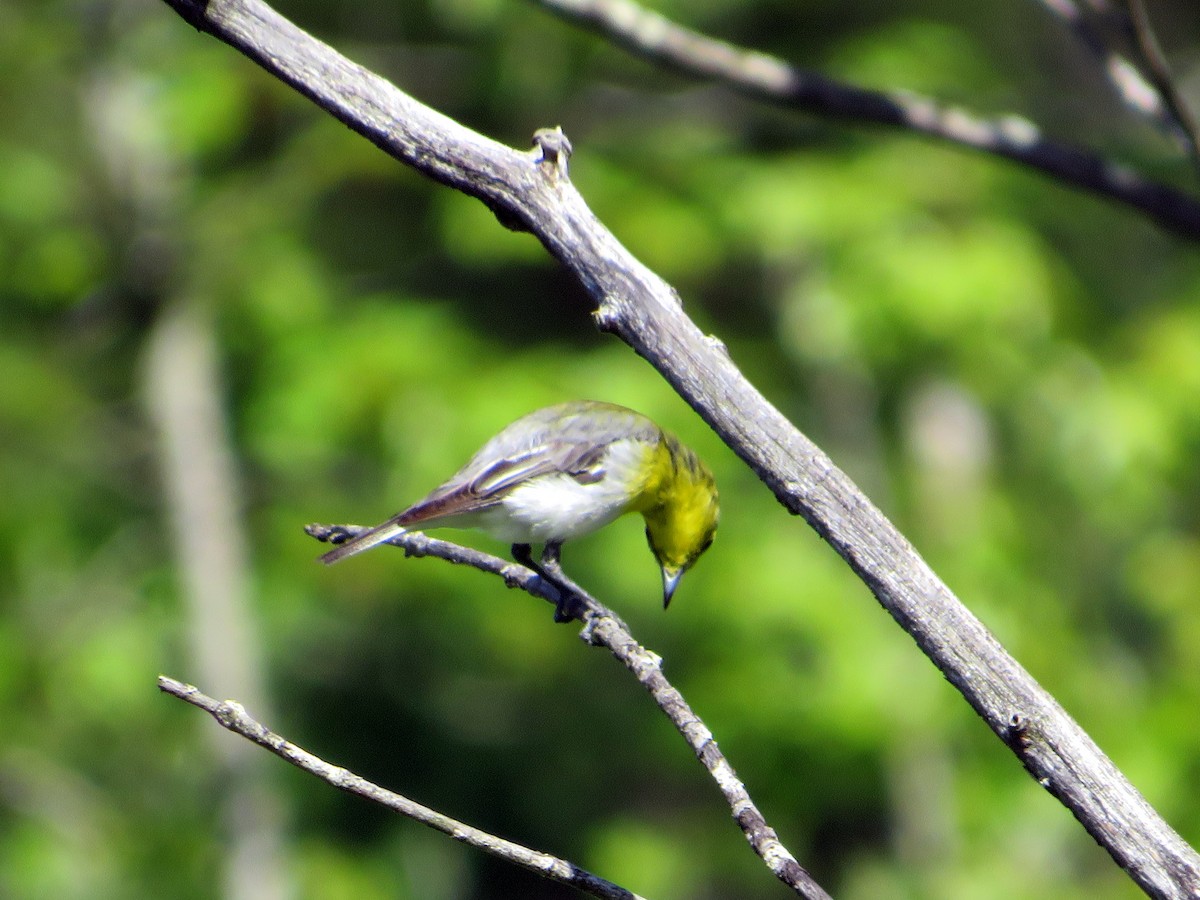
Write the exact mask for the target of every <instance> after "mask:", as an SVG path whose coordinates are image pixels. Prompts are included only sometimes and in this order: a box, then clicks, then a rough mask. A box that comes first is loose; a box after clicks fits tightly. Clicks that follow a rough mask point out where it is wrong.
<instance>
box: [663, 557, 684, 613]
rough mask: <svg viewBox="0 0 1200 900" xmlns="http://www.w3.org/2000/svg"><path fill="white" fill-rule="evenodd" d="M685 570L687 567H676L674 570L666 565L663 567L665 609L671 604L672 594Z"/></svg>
mask: <svg viewBox="0 0 1200 900" xmlns="http://www.w3.org/2000/svg"><path fill="white" fill-rule="evenodd" d="M685 571H686V569H676V570H675V571H673V572H672V571H671V570H670V569H668V568H666V567H664V568H663V570H662V576H663V609H666V608H667V607H668V606H670V605H671V596H672V595H673V594H674V593H675V588H677V587H679V582H680V579H682V578H683V573H684V572H685Z"/></svg>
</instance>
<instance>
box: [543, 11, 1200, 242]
mask: <svg viewBox="0 0 1200 900" xmlns="http://www.w3.org/2000/svg"><path fill="white" fill-rule="evenodd" d="M534 2H535V3H538V4H540V5H541V6H544V7H546V8H547V9H549V10H551V11H553V12H554V13H556V14H558V15H560V16H562V17H563V18H565V19H567V20H569V21H572V22H577V23H579V24H581V25H585V26H587V27H589V28H591V29H593V30H595V31H597V32H599V33H601V34H603V35H604V36H605V37H607V38H609V39H610V40H612V41H614V42H616V43H618V44H620V45H621V46H622V47H625V48H626V49H627V50H630V51H631V52H633V53H636V54H638V55H639V56H642V57H645V58H647V59H650V60H652V61H654V62H657V63H660V64H662V65H666V66H669V67H671V68H672V69H675V70H676V71H678V72H681V73H683V74H685V75H689V76H692V77H696V78H704V79H709V80H712V81H716V82H719V83H721V84H724V85H727V86H728V87H730V88H733V89H735V90H737V91H740V92H741V93H743V94H746V95H747V96H749V97H752V98H754V99H756V100H761V101H763V102H767V103H773V104H776V105H778V106H784V107H787V108H790V109H795V110H798V111H801V112H806V113H811V114H813V115H818V116H825V117H828V118H833V119H842V120H847V121H852V122H866V123H872V124H876V125H889V126H893V127H897V128H903V129H906V130H908V131H914V132H917V133H919V134H924V135H927V136H929V137H932V138H937V139H939V140H943V141H947V142H949V143H951V144H957V145H959V146H961V147H968V148H970V149H972V150H978V151H981V152H983V153H988V154H991V155H993V156H1000V157H1003V158H1005V159H1009V160H1012V161H1013V162H1016V163H1020V164H1021V165H1024V166H1027V167H1029V168H1032V169H1037V170H1039V171H1041V172H1043V173H1045V174H1047V175H1050V176H1052V177H1054V178H1055V179H1057V180H1058V181H1060V182H1062V183H1064V184H1068V185H1072V186H1074V187H1077V188H1082V189H1084V190H1087V191H1090V192H1092V193H1094V194H1098V195H1100V196H1103V197H1106V198H1108V199H1109V200H1113V201H1116V202H1118V203H1123V204H1126V205H1128V206H1131V207H1133V208H1135V209H1138V210H1140V211H1141V212H1143V213H1145V214H1146V215H1147V216H1149V217H1150V218H1151V219H1153V220H1155V221H1156V222H1158V223H1159V224H1160V225H1162V226H1163V227H1165V228H1168V229H1170V230H1172V231H1175V232H1178V233H1179V234H1182V235H1185V236H1187V237H1189V238H1191V239H1193V240H1196V239H1198V238H1200V199H1198V198H1196V197H1194V196H1191V195H1190V194H1186V193H1184V192H1182V191H1180V190H1177V189H1176V188H1173V187H1170V186H1169V185H1165V184H1162V183H1160V182H1156V181H1152V180H1150V179H1148V178H1145V177H1144V176H1142V175H1140V174H1139V173H1137V172H1135V171H1134V170H1132V169H1130V168H1128V167H1127V166H1123V165H1120V164H1118V163H1115V162H1112V161H1110V160H1107V159H1105V158H1104V157H1102V156H1099V155H1098V154H1095V153H1092V152H1090V151H1088V150H1084V149H1081V148H1078V147H1074V146H1071V145H1069V144H1064V143H1060V142H1058V141H1055V140H1052V139H1050V138H1048V137H1046V136H1045V135H1043V134H1042V132H1041V131H1040V130H1039V129H1038V128H1037V126H1035V125H1033V124H1032V123H1031V122H1029V121H1027V120H1026V119H1023V118H1020V117H1018V116H1005V117H1002V118H996V119H988V118H983V117H981V116H977V115H973V114H972V113H969V112H967V111H966V110H963V109H959V108H956V107H950V106H943V105H941V104H939V103H937V102H936V101H934V100H931V99H929V98H926V97H921V96H918V95H915V94H910V93H905V92H900V91H876V90H870V89H867V88H862V87H858V86H856V85H852V84H845V83H842V82H839V81H835V80H834V79H832V78H829V77H827V76H825V75H821V74H819V73H817V72H810V71H806V70H804V69H800V68H797V67H795V66H792V65H790V64H788V63H786V62H784V61H783V60H781V59H778V58H776V57H773V56H769V55H767V54H765V53H759V52H756V51H752V50H745V49H743V48H741V47H737V46H734V45H733V44H729V43H726V42H724V41H719V40H716V39H715V38H711V37H709V36H707V35H704V34H701V33H700V32H698V31H693V30H691V29H689V28H685V27H683V26H681V25H678V24H676V23H675V22H672V21H671V20H670V19H667V18H665V17H664V16H661V15H659V14H658V13H656V12H652V11H651V10H648V9H645V8H644V7H642V6H640V5H638V4H637V3H635V2H633V0H534ZM1046 2H1049V0H1046ZM1059 2H1066V3H1070V2H1071V0H1059ZM1135 74H1136V73H1135ZM1143 83H1144V82H1143ZM1146 92H1147V93H1148V94H1149V95H1150V96H1151V97H1153V96H1154V92H1153V90H1150V89H1149V87H1147V88H1146Z"/></svg>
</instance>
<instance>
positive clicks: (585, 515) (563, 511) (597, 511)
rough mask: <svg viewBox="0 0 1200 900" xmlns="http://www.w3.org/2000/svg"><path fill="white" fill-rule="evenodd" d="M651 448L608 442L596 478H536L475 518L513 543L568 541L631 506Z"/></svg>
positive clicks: (601, 524)
mask: <svg viewBox="0 0 1200 900" xmlns="http://www.w3.org/2000/svg"><path fill="white" fill-rule="evenodd" d="M649 452H650V448H649V447H647V445H646V444H644V443H643V442H641V441H616V442H614V443H613V444H612V445H610V446H609V448H608V452H607V453H606V454H605V456H604V460H603V463H602V465H601V467H600V469H599V470H598V471H597V473H596V474H597V475H598V476H599V477H598V478H597V480H595V481H582V482H581V481H579V480H578V479H576V478H572V477H571V476H570V475H567V474H565V473H559V474H554V475H543V476H541V477H539V478H532V479H530V480H529V481H527V482H525V483H524V484H522V485H520V486H519V487H517V488H515V489H514V490H513V491H512V492H511V493H510V494H509V495H508V496H506V497H505V498H504V499H503V500H502V501H501V502H500V503H499V504H498V505H497V506H495V507H492V508H491V509H488V510H484V511H483V512H482V513H480V514H478V516H477V518H476V519H475V523H476V524H477V526H478V527H480V528H482V529H483V530H484V531H487V532H488V533H489V534H491V535H492V536H493V537H495V538H498V539H499V540H502V541H507V542H508V543H510V544H544V543H546V542H548V541H557V542H562V541H569V540H571V539H573V538H577V537H582V536H583V535H585V534H591V533H592V532H593V531H596V530H597V529H599V528H603V527H604V526H605V525H607V524H608V523H609V522H611V521H612V520H613V519H616V518H617V517H618V516H620V515H621V514H622V513H624V512H626V511H627V510H628V509H629V504H630V502H631V501H632V499H633V496H634V495H635V494H636V493H637V492H638V491H639V490H640V489H641V483H640V474H641V470H642V468H643V467H644V465H645V462H646V455H647V453H649Z"/></svg>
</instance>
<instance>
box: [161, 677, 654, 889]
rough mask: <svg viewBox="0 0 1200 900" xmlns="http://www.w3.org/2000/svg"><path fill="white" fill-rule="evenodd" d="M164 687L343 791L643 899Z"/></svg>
mask: <svg viewBox="0 0 1200 900" xmlns="http://www.w3.org/2000/svg"><path fill="white" fill-rule="evenodd" d="M158 687H159V690H161V691H164V692H165V693H168V694H171V695H173V696H175V697H178V698H179V699H180V700H185V701H187V702H188V703H190V704H192V706H196V707H199V708H200V709H202V710H204V711H205V712H207V713H209V714H210V715H211V716H212V717H213V718H214V719H216V720H217V722H219V723H220V724H221V725H222V726H223V727H225V728H228V729H229V730H230V731H232V732H234V733H235V734H240V735H241V736H242V737H244V738H247V739H249V740H251V741H253V742H254V743H256V744H258V745H259V746H260V747H265V748H266V749H268V750H270V751H271V752H272V753H274V754H275V755H276V756H278V757H280V758H281V759H285V760H287V761H288V762H290V763H291V764H292V765H294V766H296V768H298V769H303V770H304V771H305V772H308V773H309V774H310V775H316V776H317V777H318V778H320V779H322V780H323V781H327V782H329V783H330V784H331V785H333V786H334V787H335V788H338V789H339V790H343V791H346V792H347V793H349V794H356V795H358V796H359V797H365V798H366V799H367V800H371V801H372V802H374V803H378V804H379V805H380V806H386V807H387V808H388V809H390V810H393V811H395V812H398V813H400V814H401V815H404V816H408V818H410V819H412V820H413V821H415V822H420V823H421V824H422V825H428V826H429V827H430V828H433V829H436V830H437V831H440V832H442V833H443V834H448V835H450V837H452V838H454V839H455V840H456V841H459V842H460V843H463V844H466V845H467V846H469V847H475V848H476V849H478V850H483V851H484V852H485V853H490V854H492V855H493V856H498V857H500V858H501V859H504V860H507V861H508V862H511V863H513V864H515V865H518V866H521V867H522V868H525V869H528V870H530V871H531V872H534V873H536V874H538V875H541V876H543V877H545V878H549V879H551V880H552V881H557V882H560V883H562V884H566V885H570V886H571V887H573V888H578V889H579V890H580V891H583V892H584V893H585V894H591V895H592V896H593V897H599V898H601V900H643V898H641V897H639V896H638V895H637V894H634V893H633V892H631V891H627V890H626V889H625V888H623V887H621V886H619V885H616V884H613V883H612V882H611V881H605V880H604V879H603V878H600V877H599V876H597V875H593V874H592V873H591V872H588V871H587V870H585V869H581V868H580V867H579V866H577V865H575V864H574V863H570V862H567V861H566V860H565V859H559V858H558V857H556V856H551V855H550V854H548V853H541V852H539V851H537V850H531V849H529V848H528V847H523V846H521V845H520V844H516V843H513V842H512V841H506V840H504V839H503V838H499V837H496V836H495V835H494V834H488V833H487V832H486V831H480V830H479V829H478V828H473V827H471V826H470V825H466V824H464V823H462V822H459V821H458V820H457V819H452V818H450V817H449V816H446V815H443V814H442V813H439V812H437V811H436V810H433V809H430V808H429V807H427V806H422V805H421V804H420V803H417V802H416V801H413V800H410V799H408V798H407V797H404V796H402V795H400V794H397V793H394V792H392V791H389V790H387V789H386V788H381V787H379V785H377V784H374V783H372V782H370V781H367V780H366V779H365V778H363V777H362V776H361V775H355V774H354V773H353V772H350V771H348V770H346V769H343V768H342V767H340V766H335V765H332V764H330V763H327V762H325V760H323V759H321V758H320V757H317V756H314V755H313V754H311V753H309V752H308V751H307V750H304V749H303V748H301V747H297V746H296V745H295V744H293V743H292V742H291V741H289V740H287V739H286V738H283V737H281V736H280V735H278V734H275V733H274V732H273V731H270V730H269V729H268V728H267V727H266V726H265V725H263V724H262V723H260V722H258V721H257V720H255V719H254V718H252V717H251V716H250V715H249V714H248V713H247V712H246V710H245V708H244V707H243V706H242V704H240V703H238V702H237V701H235V700H214V699H213V698H212V697H209V696H207V695H205V694H202V693H201V692H200V691H199V690H198V689H197V688H195V687H193V686H192V685H190V684H184V683H183V682H182V681H176V680H175V679H174V678H168V677H167V676H166V675H159V676H158ZM242 746H245V745H244V744H243V745H242Z"/></svg>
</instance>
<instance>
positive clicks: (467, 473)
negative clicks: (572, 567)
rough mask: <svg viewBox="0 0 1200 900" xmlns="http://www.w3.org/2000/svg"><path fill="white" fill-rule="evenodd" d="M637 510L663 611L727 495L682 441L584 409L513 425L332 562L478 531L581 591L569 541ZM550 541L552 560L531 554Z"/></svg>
mask: <svg viewBox="0 0 1200 900" xmlns="http://www.w3.org/2000/svg"><path fill="white" fill-rule="evenodd" d="M629 512H638V513H641V514H642V516H643V517H644V518H645V520H646V538H647V540H648V541H649V542H650V549H651V551H652V552H653V553H654V557H655V558H656V559H657V560H658V564H659V566H660V567H661V568H662V578H663V606H664V607H666V606H667V604H669V603H670V602H671V595H672V594H673V593H674V592H675V588H676V587H677V586H678V585H679V580H680V578H681V577H682V576H683V573H684V572H686V571H687V570H688V569H689V568H690V567H691V566H692V565H693V564H694V563H695V562H696V560H697V559H698V558H699V557H700V555H701V554H702V553H703V552H704V551H705V550H707V549H708V547H709V545H710V544H712V540H713V535H714V534H715V533H716V530H717V513H718V505H717V487H716V483H715V482H714V481H713V477H712V473H711V472H709V470H708V467H707V466H705V465H704V463H703V462H701V461H700V459H699V457H697V456H696V454H695V453H693V452H692V451H691V450H690V449H688V448H687V447H685V446H684V445H683V444H681V443H680V442H679V439H678V438H676V437H675V436H674V435H673V434H670V433H669V432H666V431H663V429H661V428H659V427H658V426H657V425H655V424H654V422H652V421H651V420H650V419H648V418H646V417H645V416H643V415H641V414H640V413H636V412H634V411H633V410H631V409H626V408H625V407H623V406H617V405H616V404H613V403H602V402H599V401H595V400H576V401H573V402H570V403H561V404H558V405H557V406H548V407H546V408H545V409H539V410H537V411H536V412H531V413H529V415H527V416H524V417H522V418H520V419H518V420H517V421H515V422H513V423H512V424H511V425H509V426H508V427H507V428H505V429H504V430H503V431H501V432H500V433H499V434H497V435H496V436H495V437H493V438H492V439H491V440H490V441H488V442H487V443H486V444H484V445H483V447H482V448H480V450H479V452H477V453H476V454H475V455H474V456H472V457H471V459H470V460H469V461H468V462H467V464H466V465H465V466H463V467H462V468H461V469H459V470H458V472H456V473H455V474H454V475H453V476H451V478H450V479H449V480H448V481H447V482H445V483H444V484H443V485H441V486H440V487H438V488H435V489H434V490H433V492H432V493H430V494H429V496H427V497H426V498H425V499H424V500H420V501H418V502H417V503H414V504H413V505H412V506H410V507H408V509H405V510H403V511H402V512H399V513H397V514H396V515H394V516H392V517H391V518H390V519H388V520H387V521H386V522H384V523H383V524H381V525H377V526H376V527H374V528H372V529H370V530H369V531H365V532H363V533H362V534H360V535H358V536H356V537H354V538H351V539H350V540H348V541H346V542H345V543H344V544H341V545H339V546H338V547H335V548H334V549H333V550H330V551H329V552H328V553H326V554H325V555H324V556H322V557H321V561H322V562H324V563H335V562H337V561H338V560H341V559H345V558H346V557H348V556H353V555H354V554H356V553H361V552H362V551H364V550H369V549H370V548H371V547H374V546H376V545H378V544H382V543H384V542H385V541H388V540H390V539H391V538H393V537H395V536H397V535H399V534H401V533H403V532H404V531H407V530H409V529H410V528H414V527H422V528H429V527H441V526H449V527H452V528H479V529H481V530H483V531H485V532H487V533H488V534H490V535H492V536H493V537H495V538H497V539H499V540H502V541H506V542H508V543H510V544H512V552H513V556H514V558H515V559H516V560H517V561H518V562H520V563H522V564H524V565H527V566H529V567H530V568H532V569H534V570H535V571H536V572H538V573H539V574H540V575H542V576H543V577H545V578H547V579H548V580H549V581H551V582H552V583H555V584H556V585H557V586H558V587H559V588H560V594H564V600H563V601H560V604H559V608H558V610H557V616H556V617H557V618H560V619H563V618H571V616H570V615H566V614H565V611H564V608H563V602H565V600H566V597H565V592H564V591H563V590H562V589H563V588H564V587H565V588H566V589H567V590H568V591H570V590H577V588H576V587H575V585H574V582H572V581H571V580H570V579H568V578H567V577H566V576H565V575H564V574H563V572H562V568H561V566H560V565H559V550H560V548H561V547H562V544H563V542H564V541H569V540H571V539H572V538H577V537H581V536H583V535H585V534H590V533H591V532H593V531H596V530H597V529H599V528H602V527H604V526H605V525H607V524H608V523H609V522H611V521H613V520H614V519H616V518H617V517H618V516H621V515H624V514H625V513H629ZM532 544H542V545H544V550H543V552H542V557H541V563H540V565H539V564H538V563H535V562H534V561H533V557H532V555H531V554H530V545H532Z"/></svg>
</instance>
